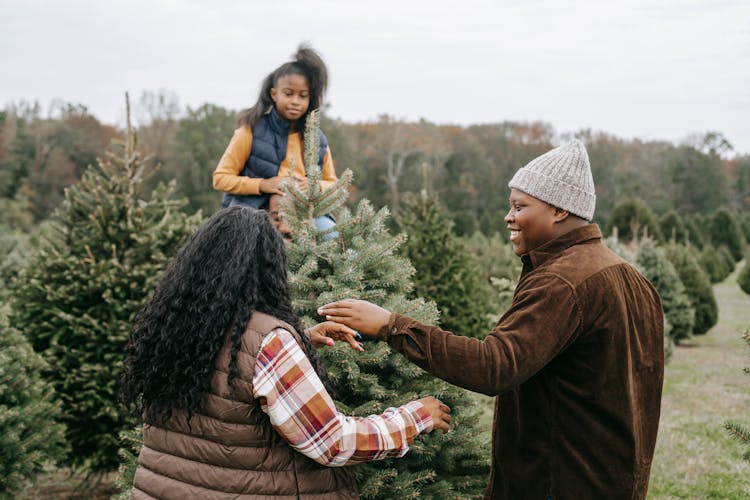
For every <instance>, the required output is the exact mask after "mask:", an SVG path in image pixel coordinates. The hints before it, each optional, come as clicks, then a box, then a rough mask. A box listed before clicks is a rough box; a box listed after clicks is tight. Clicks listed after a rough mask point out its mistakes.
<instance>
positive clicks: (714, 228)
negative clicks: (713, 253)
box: [710, 208, 745, 262]
mask: <svg viewBox="0 0 750 500" xmlns="http://www.w3.org/2000/svg"><path fill="white" fill-rule="evenodd" d="M710 231H711V243H713V244H714V245H716V246H720V245H726V247H727V248H728V249H729V251H730V252H731V254H732V257H733V258H734V260H735V262H737V261H739V260H741V259H742V253H743V246H744V245H743V242H744V241H745V238H744V236H743V235H742V231H741V230H740V228H739V226H738V225H737V221H736V220H735V219H734V217H733V216H732V214H730V213H729V212H728V211H727V210H725V209H723V208H721V209H719V210H717V211H716V213H714V215H713V217H712V218H711V223H710Z"/></svg>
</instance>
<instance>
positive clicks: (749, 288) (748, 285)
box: [737, 255, 750, 295]
mask: <svg viewBox="0 0 750 500" xmlns="http://www.w3.org/2000/svg"><path fill="white" fill-rule="evenodd" d="M737 283H738V284H739V285H740V288H741V289H742V291H743V292H745V293H746V294H748V295H750V255H749V256H748V257H745V265H744V266H743V267H742V270H741V271H740V274H739V275H738V276H737Z"/></svg>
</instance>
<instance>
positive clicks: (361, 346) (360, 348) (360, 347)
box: [357, 342, 365, 351]
mask: <svg viewBox="0 0 750 500" xmlns="http://www.w3.org/2000/svg"><path fill="white" fill-rule="evenodd" d="M357 345H358V346H359V350H360V351H364V350H365V346H363V345H362V344H360V343H359V342H357Z"/></svg>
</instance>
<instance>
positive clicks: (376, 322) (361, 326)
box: [318, 299, 391, 337]
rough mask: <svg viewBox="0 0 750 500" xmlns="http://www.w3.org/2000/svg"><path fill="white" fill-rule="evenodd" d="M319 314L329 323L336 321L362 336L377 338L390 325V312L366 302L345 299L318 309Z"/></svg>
mask: <svg viewBox="0 0 750 500" xmlns="http://www.w3.org/2000/svg"><path fill="white" fill-rule="evenodd" d="M318 314H320V315H321V316H325V318H326V319H327V320H328V321H335V322H336V323H341V324H343V325H346V326H349V327H351V328H354V329H355V330H357V331H358V332H360V333H361V334H362V335H367V336H368V337H375V336H376V335H377V333H378V330H380V329H381V328H383V327H384V326H386V325H387V324H388V320H389V319H390V317H391V313H390V311H387V310H386V309H383V308H382V307H380V306H377V305H375V304H373V303H372V302H367V301H366V300H355V299H344V300H339V301H338V302H331V303H330V304H326V305H324V306H323V307H320V308H318Z"/></svg>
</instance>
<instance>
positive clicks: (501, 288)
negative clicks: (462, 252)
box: [465, 231, 521, 324]
mask: <svg viewBox="0 0 750 500" xmlns="http://www.w3.org/2000/svg"><path fill="white" fill-rule="evenodd" d="M465 242H466V246H467V248H468V250H469V253H470V254H471V255H472V256H473V257H474V258H475V259H476V261H477V263H478V264H479V266H480V268H481V273H482V274H483V275H484V276H489V279H490V285H491V287H492V291H493V293H494V298H493V299H492V302H494V303H496V304H497V305H496V307H495V308H494V314H492V315H491V320H492V321H491V322H492V323H493V324H494V323H497V321H498V320H499V319H500V317H501V316H502V315H503V314H504V313H505V311H507V310H508V308H509V307H510V305H511V303H512V302H513V293H514V292H515V289H516V285H517V284H518V278H519V277H520V276H521V259H519V258H518V256H517V255H516V254H515V253H514V252H513V245H512V244H511V243H509V242H508V241H507V240H506V239H504V238H503V236H502V233H497V232H496V233H493V234H492V235H491V236H485V235H484V234H483V233H480V232H479V231H477V232H475V233H474V234H473V235H471V237H469V238H467V239H466V240H465Z"/></svg>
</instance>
